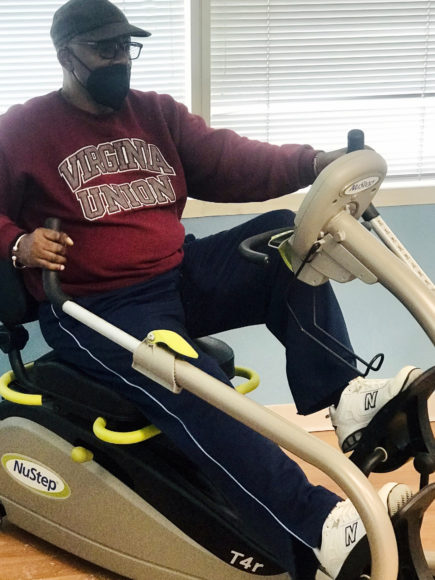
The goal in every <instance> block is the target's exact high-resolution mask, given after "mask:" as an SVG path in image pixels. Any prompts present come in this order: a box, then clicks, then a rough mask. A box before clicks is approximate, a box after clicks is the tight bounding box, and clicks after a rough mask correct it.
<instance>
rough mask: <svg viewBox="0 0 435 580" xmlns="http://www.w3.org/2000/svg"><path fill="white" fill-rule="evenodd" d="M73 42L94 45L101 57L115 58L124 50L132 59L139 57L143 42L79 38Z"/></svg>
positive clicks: (106, 58)
mask: <svg viewBox="0 0 435 580" xmlns="http://www.w3.org/2000/svg"><path fill="white" fill-rule="evenodd" d="M71 44H84V45H86V46H92V47H93V48H94V49H95V50H96V51H97V53H98V56H99V57H100V58H103V59H105V60H110V59H112V58H115V56H116V55H117V54H118V52H119V51H121V50H122V51H123V52H124V53H125V54H127V55H128V58H129V59H130V60H136V59H137V58H139V56H140V53H141V50H142V48H143V44H141V43H140V42H130V41H129V40H99V41H91V40H77V41H75V42H71Z"/></svg>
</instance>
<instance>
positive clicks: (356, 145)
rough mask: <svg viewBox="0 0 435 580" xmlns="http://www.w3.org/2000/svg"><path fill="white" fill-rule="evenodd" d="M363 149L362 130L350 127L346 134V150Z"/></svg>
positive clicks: (350, 151)
mask: <svg viewBox="0 0 435 580" xmlns="http://www.w3.org/2000/svg"><path fill="white" fill-rule="evenodd" d="M360 149H364V131H361V129H352V130H351V131H349V133H348V134H347V152H348V153H352V151H359V150H360Z"/></svg>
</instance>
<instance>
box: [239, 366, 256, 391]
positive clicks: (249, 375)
mask: <svg viewBox="0 0 435 580" xmlns="http://www.w3.org/2000/svg"><path fill="white" fill-rule="evenodd" d="M235 371H236V377H243V378H245V379H248V380H247V381H246V382H245V383H242V384H241V385H237V387H235V389H236V391H237V392H238V393H241V394H242V395H246V394H248V393H250V392H251V391H253V390H254V389H256V388H257V387H258V385H259V384H260V375H259V374H258V373H256V372H255V371H253V370H251V369H247V368H245V367H235Z"/></svg>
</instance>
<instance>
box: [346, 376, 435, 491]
mask: <svg viewBox="0 0 435 580" xmlns="http://www.w3.org/2000/svg"><path fill="white" fill-rule="evenodd" d="M434 390H435V367H432V368H430V369H429V370H428V371H426V372H424V373H423V374H421V375H420V376H419V377H418V378H417V379H415V381H413V383H411V385H410V386H409V387H408V388H407V389H406V391H404V392H403V393H401V394H399V395H397V396H396V397H395V398H394V399H393V400H391V401H390V402H389V403H387V404H386V405H385V407H383V408H382V409H381V410H380V411H379V412H378V413H377V414H376V416H375V417H374V418H373V419H372V421H371V422H370V424H369V425H368V427H366V428H365V429H364V431H363V433H362V436H361V439H360V441H359V442H358V445H357V447H356V448H355V450H354V452H353V453H352V455H351V456H350V459H351V460H352V461H353V462H354V463H355V464H356V465H357V466H358V467H359V468H360V469H361V471H363V472H364V473H365V474H366V475H369V473H371V472H381V473H386V472H389V471H395V470H396V469H398V468H399V467H401V466H402V465H403V464H404V463H406V462H407V461H408V460H409V459H411V458H412V457H414V458H415V460H414V466H415V468H416V470H417V471H418V472H419V473H420V474H422V478H423V477H424V478H425V481H424V482H423V485H425V484H427V482H428V476H429V474H430V473H433V472H434V471H435V440H434V436H433V433H432V429H431V425H430V421H429V414H428V399H429V397H430V395H431V394H432V393H433V391H434ZM380 450H381V451H380Z"/></svg>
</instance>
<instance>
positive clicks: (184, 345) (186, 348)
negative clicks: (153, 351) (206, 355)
mask: <svg viewBox="0 0 435 580" xmlns="http://www.w3.org/2000/svg"><path fill="white" fill-rule="evenodd" d="M146 342H147V343H148V344H164V345H165V346H167V347H168V348H169V349H171V350H172V351H173V352H175V353H177V354H181V355H182V356H186V357H188V358H198V353H197V352H196V350H195V349H194V348H193V347H191V346H190V344H189V343H188V342H187V341H186V340H184V338H183V337H182V336H180V335H179V334H177V333H176V332H173V331H172V330H152V331H151V332H150V333H149V334H148V336H147V338H146Z"/></svg>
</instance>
